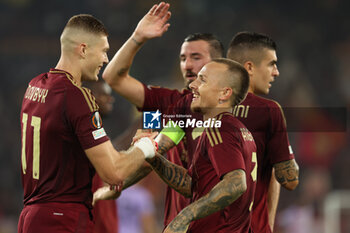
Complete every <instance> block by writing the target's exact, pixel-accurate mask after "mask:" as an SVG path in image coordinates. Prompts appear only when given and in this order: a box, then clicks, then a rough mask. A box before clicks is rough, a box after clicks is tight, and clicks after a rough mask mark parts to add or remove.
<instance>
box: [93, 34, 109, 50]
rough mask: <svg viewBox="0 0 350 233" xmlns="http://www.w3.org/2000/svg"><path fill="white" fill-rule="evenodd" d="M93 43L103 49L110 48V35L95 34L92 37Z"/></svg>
mask: <svg viewBox="0 0 350 233" xmlns="http://www.w3.org/2000/svg"><path fill="white" fill-rule="evenodd" d="M91 38H92V39H93V43H94V44H95V45H96V46H98V47H99V48H101V49H107V50H108V49H109V43H108V37H107V36H106V35H95V36H93V37H91Z"/></svg>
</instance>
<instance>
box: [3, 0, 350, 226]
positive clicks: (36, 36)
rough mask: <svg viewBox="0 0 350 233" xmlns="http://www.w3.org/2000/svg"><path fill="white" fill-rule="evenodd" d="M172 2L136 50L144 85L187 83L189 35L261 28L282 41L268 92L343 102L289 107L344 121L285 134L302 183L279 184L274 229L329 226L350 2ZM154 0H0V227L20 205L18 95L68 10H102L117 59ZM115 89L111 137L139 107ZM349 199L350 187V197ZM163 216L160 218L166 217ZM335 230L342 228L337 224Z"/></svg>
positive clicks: (341, 159) (285, 101) (347, 94)
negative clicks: (158, 30) (161, 29)
mask: <svg viewBox="0 0 350 233" xmlns="http://www.w3.org/2000/svg"><path fill="white" fill-rule="evenodd" d="M169 2H170V4H171V11H172V18H171V20H170V23H171V27H170V29H169V31H168V32H167V33H166V34H165V35H164V36H163V37H162V38H160V39H155V40H153V41H149V42H147V44H146V45H145V46H144V47H143V48H142V50H141V51H140V52H139V53H138V55H137V57H136V59H135V62H134V65H133V67H132V72H131V73H132V74H133V75H134V76H135V77H139V78H140V80H142V81H144V82H145V83H148V84H156V85H162V86H166V87H181V86H182V78H181V74H180V71H179V68H178V67H179V63H178V53H179V49H180V45H181V43H182V40H183V38H184V37H185V36H186V35H187V34H189V33H193V32H212V33H214V34H216V35H217V36H218V37H219V38H220V39H221V40H222V42H223V43H224V45H225V48H227V44H228V43H229V41H230V39H231V38H232V36H233V35H234V34H235V33H236V32H238V31H242V30H250V31H257V32H262V33H266V34H268V35H270V36H271V37H272V38H273V39H274V40H275V41H276V42H277V44H278V52H277V54H278V58H279V62H278V66H279V70H280V77H278V78H277V79H276V81H275V82H274V83H273V84H272V89H271V93H270V95H269V98H273V99H275V100H277V101H279V102H280V104H281V105H282V106H283V107H289V109H292V108H298V109H299V110H300V109H303V108H305V109H307V108H309V107H321V108H327V109H330V108H331V107H338V108H341V109H343V110H345V113H344V114H345V115H343V116H342V117H341V119H342V120H341V121H340V122H339V121H337V120H334V118H332V117H329V116H328V115H327V114H324V113H322V111H320V113H319V114H317V116H314V117H312V118H311V119H310V118H308V117H305V118H302V120H301V121H298V122H295V120H296V119H288V115H287V121H288V122H292V124H293V125H298V126H300V125H302V126H308V125H309V124H311V123H315V121H316V122H317V123H318V124H316V125H329V126H331V127H332V126H338V125H339V124H340V125H342V126H344V127H345V129H344V130H337V131H338V132H332V130H330V131H329V132H310V131H308V130H307V127H299V129H298V130H294V131H293V130H292V131H293V132H290V134H289V135H290V140H291V144H292V146H293V149H294V152H295V154H296V159H297V161H298V163H299V165H300V170H301V174H300V175H301V178H300V185H299V187H298V188H297V190H296V191H294V192H287V191H285V190H282V192H281V200H280V205H279V209H278V214H277V223H276V224H277V225H276V232H285V233H291V232H294V233H298V232H299V233H303V232H308V233H312V232H318V233H319V232H324V225H325V223H324V221H325V220H324V206H325V204H324V203H325V200H327V197H330V196H332V195H334V192H336V191H337V190H349V189H350V181H349V177H350V176H349V175H350V172H349V167H350V144H349V139H350V136H349V127H348V126H347V125H346V121H348V120H349V117H348V115H349V112H348V109H349V106H350V30H349V28H350V16H349V14H348V10H349V9H350V2H349V1H345V0H343V1H342V0H319V1H312V0H305V1H277V0H273V1H258V0H252V1H245V0H236V1H230V0H221V1H210V0H177V1H169ZM154 3H156V2H155V1H150V0H99V1H97V0H75V1H68V0H0V54H1V55H0V68H1V71H2V75H1V76H2V78H1V85H0V89H1V91H0V112H1V121H0V124H1V134H0V233H12V232H15V231H16V224H17V218H18V215H19V213H20V210H21V208H22V189H21V183H20V147H21V143H20V142H21V141H20V122H19V112H20V106H21V100H22V96H23V94H24V91H25V89H26V86H27V83H28V81H29V80H30V79H31V78H33V77H34V76H36V75H37V74H39V73H42V72H46V71H47V70H48V69H49V68H50V67H54V66H55V65H56V63H57V61H58V58H59V55H60V47H59V35H60V33H61V31H62V29H63V27H64V25H65V23H66V21H67V19H68V18H69V17H71V16H72V15H74V14H78V13H89V14H92V15H94V16H96V17H97V18H99V19H101V20H102V21H103V22H104V23H105V25H106V26H107V28H108V30H109V33H110V37H109V41H110V47H111V49H110V52H109V58H110V59H111V58H112V56H113V55H114V53H115V52H116V51H117V49H118V48H119V47H120V46H121V45H122V43H123V42H124V41H125V40H126V39H127V38H128V37H129V36H130V34H131V33H132V31H133V30H134V28H135V27H136V24H137V22H138V21H139V20H140V18H141V17H142V16H143V15H144V14H145V13H146V11H148V9H149V8H150V7H151V5H152V4H154ZM115 97H116V103H115V110H114V112H113V115H112V116H111V117H109V118H108V119H105V120H104V124H105V128H106V129H107V131H108V133H109V135H110V137H111V138H114V137H116V136H117V135H118V134H120V133H121V132H122V131H123V130H125V129H126V127H127V126H128V125H129V124H131V120H130V119H131V117H130V114H132V112H133V108H132V107H131V105H130V104H129V103H128V102H126V101H125V100H123V99H122V98H120V97H118V96H115ZM346 114H347V115H346ZM316 128H317V126H316ZM335 128H337V127H335ZM304 129H305V130H304ZM316 131H321V130H316ZM339 131H340V132H339ZM155 183H157V182H155ZM149 184H152V182H150V183H149ZM150 190H151V191H152V190H153V193H154V194H155V196H154V199H155V204H156V205H157V210H158V212H159V215H161V213H162V211H163V207H162V198H163V196H162V195H159V193H161V192H158V195H157V192H155V191H154V190H155V188H154V187H153V188H152V187H150ZM332 193H333V194H332ZM349 198H350V195H348V196H347V201H348V202H349V200H348V199H349ZM345 201H346V200H345ZM348 205H349V204H348ZM331 207H332V205H331ZM340 217H341V231H340V232H350V210H349V209H344V210H343V211H342V213H341V215H340ZM158 218H159V220H160V224H161V222H162V219H161V218H162V217H161V216H159V217H158ZM328 227H329V226H328ZM331 232H334V233H336V231H335V228H334V229H333V230H332V231H331Z"/></svg>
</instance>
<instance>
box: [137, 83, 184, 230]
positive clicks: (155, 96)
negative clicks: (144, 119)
mask: <svg viewBox="0 0 350 233" xmlns="http://www.w3.org/2000/svg"><path fill="white" fill-rule="evenodd" d="M144 90H145V102H144V104H143V107H142V109H140V110H141V111H155V110H157V109H159V111H160V112H161V113H163V114H170V113H172V110H173V109H170V108H169V106H171V105H174V104H175V103H177V102H178V101H179V100H180V99H182V98H183V97H184V96H187V95H188V94H191V92H190V91H189V90H187V89H184V90H183V91H182V92H180V91H178V90H176V89H168V88H161V87H154V86H146V85H144ZM187 141H188V140H186V139H184V140H182V141H181V142H180V143H179V144H178V145H177V146H176V147H174V148H172V149H170V150H169V151H168V152H167V159H168V160H169V161H171V162H173V163H175V164H177V165H180V166H182V167H184V168H186V169H187V168H188V164H189V162H190V159H189V158H188V155H189V154H188V151H187V147H188V143H187ZM189 203H190V199H188V198H185V197H184V196H183V195H181V194H179V193H178V192H176V191H175V190H173V189H172V188H170V187H169V186H167V190H166V196H165V210H164V225H165V226H167V225H168V224H169V223H170V222H171V221H172V220H173V219H174V218H175V216H176V215H177V214H178V213H179V212H180V211H181V210H182V209H183V208H184V207H186V206H187V205H188V204H189Z"/></svg>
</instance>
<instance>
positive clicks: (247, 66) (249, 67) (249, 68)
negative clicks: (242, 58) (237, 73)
mask: <svg viewBox="0 0 350 233" xmlns="http://www.w3.org/2000/svg"><path fill="white" fill-rule="evenodd" d="M243 66H244V68H245V69H246V70H247V71H248V74H249V76H252V75H253V72H254V63H253V62H252V61H246V62H245V63H244V64H243Z"/></svg>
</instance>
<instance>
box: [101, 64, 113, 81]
mask: <svg viewBox="0 0 350 233" xmlns="http://www.w3.org/2000/svg"><path fill="white" fill-rule="evenodd" d="M102 79H103V80H105V82H106V83H107V84H109V85H111V84H112V82H113V78H112V74H111V72H110V71H109V69H108V68H107V67H106V69H105V70H104V71H103V73H102Z"/></svg>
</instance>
